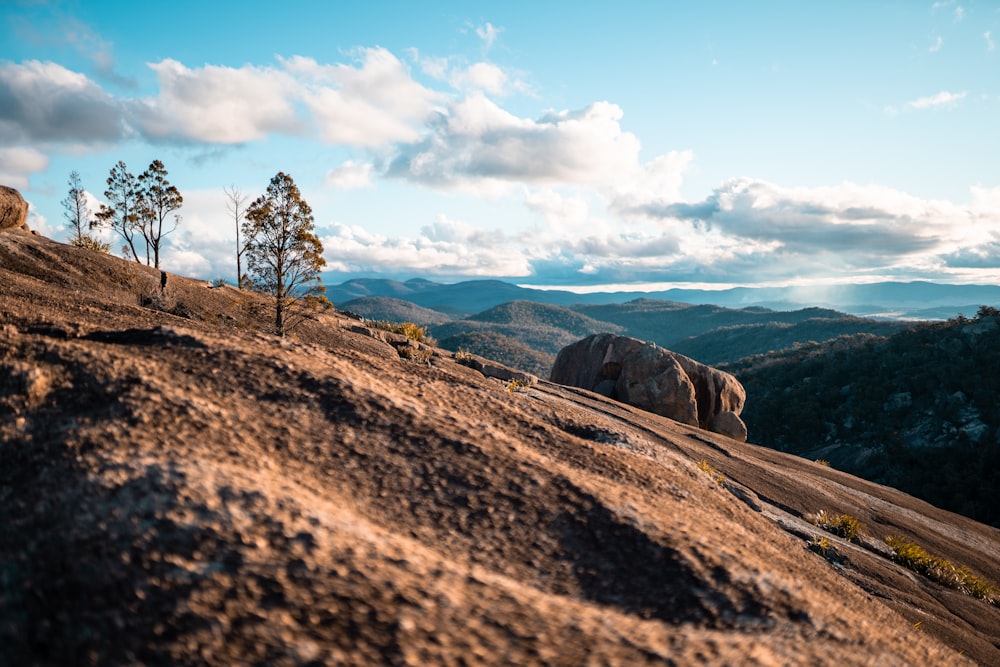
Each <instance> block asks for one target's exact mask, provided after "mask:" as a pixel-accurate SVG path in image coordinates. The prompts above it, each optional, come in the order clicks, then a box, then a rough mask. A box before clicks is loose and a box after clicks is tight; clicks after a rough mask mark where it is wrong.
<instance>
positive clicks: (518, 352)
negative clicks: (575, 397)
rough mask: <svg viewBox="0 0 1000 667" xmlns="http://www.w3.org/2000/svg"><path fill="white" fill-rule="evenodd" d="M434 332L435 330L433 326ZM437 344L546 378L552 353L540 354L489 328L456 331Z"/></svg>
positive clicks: (553, 357) (550, 366)
mask: <svg viewBox="0 0 1000 667" xmlns="http://www.w3.org/2000/svg"><path fill="white" fill-rule="evenodd" d="M437 331H439V329H435V332H437ZM440 346H441V347H442V348H444V349H446V350H451V351H453V352H456V351H458V350H465V351H466V352H468V353H470V354H476V355H479V356H480V357H483V358H485V359H492V360H494V361H498V362H500V363H501V364H504V365H505V366H510V367H511V368H517V369H520V370H522V371H527V372H529V373H534V374H535V375H538V376H541V377H548V375H549V371H550V370H551V368H552V362H553V361H554V360H555V356H554V355H550V354H544V353H542V352H539V351H538V350H534V349H532V348H530V347H528V346H527V345H526V344H524V343H523V342H521V341H519V340H516V339H514V338H511V337H509V336H505V335H503V334H500V333H497V332H493V331H475V332H467V333H460V334H457V335H454V336H450V337H448V338H444V339H442V340H441V342H440Z"/></svg>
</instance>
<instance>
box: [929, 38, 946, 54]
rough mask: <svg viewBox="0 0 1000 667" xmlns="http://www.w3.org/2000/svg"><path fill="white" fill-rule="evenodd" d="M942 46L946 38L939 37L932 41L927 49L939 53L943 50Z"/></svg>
mask: <svg viewBox="0 0 1000 667" xmlns="http://www.w3.org/2000/svg"><path fill="white" fill-rule="evenodd" d="M942 46H944V39H942V38H941V37H937V38H935V39H934V41H933V42H931V45H930V46H929V47H927V51H928V52H930V53H937V52H938V51H940V50H941V47H942Z"/></svg>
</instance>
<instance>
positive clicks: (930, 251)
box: [644, 179, 1000, 275]
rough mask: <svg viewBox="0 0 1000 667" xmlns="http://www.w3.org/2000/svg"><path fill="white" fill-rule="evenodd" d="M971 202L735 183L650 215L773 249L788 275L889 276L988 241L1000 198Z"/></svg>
mask: <svg viewBox="0 0 1000 667" xmlns="http://www.w3.org/2000/svg"><path fill="white" fill-rule="evenodd" d="M973 195H974V197H975V202H976V203H975V205H974V206H973V207H964V206H960V205H957V204H954V203H952V202H947V201H935V200H924V199H920V198H918V197H914V196H912V195H909V194H906V193H904V192H900V191H898V190H893V189H890V188H885V187H878V186H861V185H856V184H853V183H843V184H841V185H838V186H832V187H822V188H782V187H779V186H777V185H773V184H770V183H766V182H763V181H757V180H752V179H734V180H732V181H728V182H726V183H724V184H723V185H722V186H720V187H719V188H717V189H716V190H715V191H714V192H713V194H712V195H711V196H710V197H708V198H706V199H705V200H703V201H701V202H697V203H694V204H685V203H677V204H672V205H668V206H655V205H651V206H649V207H647V209H646V210H645V211H644V212H645V213H646V214H649V215H654V216H659V217H660V218H661V219H663V220H664V222H665V223H667V222H671V221H672V224H676V223H678V222H688V223H690V224H692V225H694V227H695V228H696V229H701V230H708V231H714V232H717V233H719V234H721V235H722V237H724V238H729V239H730V240H733V239H745V240H746V241H748V242H751V243H756V244H763V246H765V247H771V248H773V249H774V251H775V252H774V254H773V255H772V256H771V258H770V259H769V260H768V261H769V262H772V263H773V262H775V260H776V258H779V257H780V258H781V262H782V263H783V264H784V271H785V272H786V273H787V274H789V275H796V273H803V274H806V275H808V274H814V273H816V272H817V271H820V272H821V271H822V270H823V267H827V269H828V270H839V271H852V272H857V271H868V270H873V269H877V270H879V271H882V272H883V273H891V272H894V271H901V270H905V269H911V270H916V269H918V268H921V267H923V268H926V267H929V266H937V265H940V263H941V259H940V258H941V257H942V256H944V255H947V254H949V253H955V252H959V251H961V250H962V249H968V248H973V247H976V246H977V245H979V244H982V243H983V242H985V241H986V240H988V238H989V237H988V235H984V234H985V233H986V232H988V231H989V230H993V229H995V228H996V225H997V223H998V222H1000V206H998V205H997V204H998V201H997V200H1000V193H996V192H994V191H991V190H984V189H979V190H975V191H974V192H973ZM764 268H765V269H766V270H767V271H768V272H769V273H771V274H773V273H774V272H775V269H776V267H774V266H768V267H764Z"/></svg>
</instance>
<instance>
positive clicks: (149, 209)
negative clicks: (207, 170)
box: [138, 160, 184, 269]
mask: <svg viewBox="0 0 1000 667" xmlns="http://www.w3.org/2000/svg"><path fill="white" fill-rule="evenodd" d="M138 182H139V224H140V227H139V232H140V234H141V235H142V238H143V241H145V244H146V264H147V265H149V264H150V256H149V253H150V251H152V252H153V256H152V266H154V267H156V268H157V269H158V268H160V250H161V248H162V245H163V237H164V236H166V235H167V234H170V233H171V232H173V231H175V230H176V229H177V226H178V225H179V224H180V216H178V215H177V214H176V211H177V210H179V209H180V208H181V206H182V205H183V204H184V198H183V197H182V196H181V193H180V190H178V189H177V188H176V187H175V186H173V185H171V184H170V182H169V181H168V180H167V168H166V167H164V166H163V163H162V162H160V161H159V160H153V161H152V162H150V163H149V167H147V168H146V171H144V172H143V173H142V174H140V175H139V179H138ZM171 214H173V227H170V228H169V229H168V228H167V227H166V226H165V225H166V224H167V221H168V219H169V218H170V216H171Z"/></svg>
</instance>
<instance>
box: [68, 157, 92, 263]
mask: <svg viewBox="0 0 1000 667" xmlns="http://www.w3.org/2000/svg"><path fill="white" fill-rule="evenodd" d="M67 184H68V185H69V194H67V195H66V198H65V199H63V200H62V202H61V203H62V205H63V208H64V209H66V210H65V211H63V216H65V217H66V226H67V227H69V229H70V231H71V232H72V236H71V237H70V243H72V244H73V245H79V244H80V243H81V242H82V241H83V237H84V236H85V232H84V231H83V230H84V228H86V229H87V230H88V231H89V230H90V228H91V227H93V226H94V223H93V222H92V221H91V220H90V211H89V210H88V209H87V195H86V192H85V191H84V189H83V183H81V182H80V172H78V171H76V170H75V169H74V170H73V171H71V172H69V181H68V182H67Z"/></svg>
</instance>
